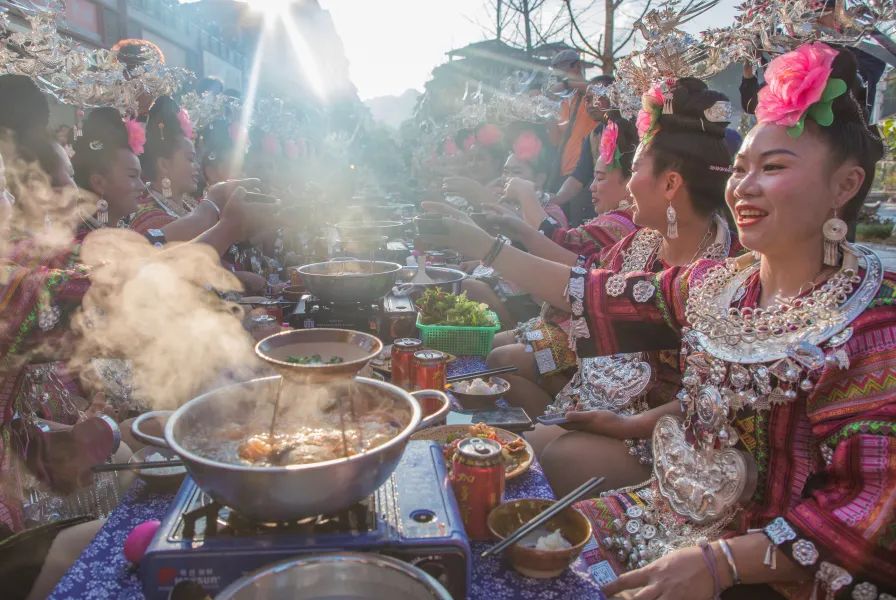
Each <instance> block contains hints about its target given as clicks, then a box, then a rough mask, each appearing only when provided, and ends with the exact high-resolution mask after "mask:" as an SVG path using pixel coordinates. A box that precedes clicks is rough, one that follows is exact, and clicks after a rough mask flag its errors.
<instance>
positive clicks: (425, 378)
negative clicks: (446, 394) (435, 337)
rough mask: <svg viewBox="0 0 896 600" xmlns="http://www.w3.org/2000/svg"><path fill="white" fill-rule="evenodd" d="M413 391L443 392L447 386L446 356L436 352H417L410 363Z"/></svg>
mask: <svg viewBox="0 0 896 600" xmlns="http://www.w3.org/2000/svg"><path fill="white" fill-rule="evenodd" d="M411 364H412V368H413V371H414V389H415V390H440V391H441V390H444V389H445V386H446V385H448V382H447V381H446V375H445V366H446V365H447V364H448V356H447V355H446V354H445V353H444V352H439V351H438V350H419V351H417V352H415V353H414V360H413V361H412V363H411Z"/></svg>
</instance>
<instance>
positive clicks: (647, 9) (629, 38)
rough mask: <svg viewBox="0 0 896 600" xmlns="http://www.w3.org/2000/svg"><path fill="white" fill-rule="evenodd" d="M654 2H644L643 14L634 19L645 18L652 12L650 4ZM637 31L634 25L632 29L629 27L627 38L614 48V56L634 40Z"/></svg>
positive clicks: (648, 0) (650, 0)
mask: <svg viewBox="0 0 896 600" xmlns="http://www.w3.org/2000/svg"><path fill="white" fill-rule="evenodd" d="M652 4H653V0H647V2H646V3H645V4H644V10H642V11H641V16H639V17H638V18H637V19H635V20H634V22H635V23H637V22H638V21H640V20H641V19H643V18H644V16H645V15H646V14H647V13H648V12H650V6H651V5H652ZM635 31H637V29H636V28H634V27H632V28H631V29H629V31H628V35H626V36H625V38H624V39H623V40H622V42H621V43H620V44H619V45H618V46H616V47H615V48H614V49H613V56H616V54H617V53H618V52H619V51H620V50H622V49H623V48H625V47H626V46H627V45H628V43H629V42H630V41H632V37H634V35H635ZM614 41H615V40H614Z"/></svg>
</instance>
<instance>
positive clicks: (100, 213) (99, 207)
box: [96, 198, 109, 225]
mask: <svg viewBox="0 0 896 600" xmlns="http://www.w3.org/2000/svg"><path fill="white" fill-rule="evenodd" d="M96 221H97V223H99V224H100V225H106V224H107V223H108V222H109V203H108V202H106V201H105V200H104V199H102V198H100V199H99V200H97V201H96Z"/></svg>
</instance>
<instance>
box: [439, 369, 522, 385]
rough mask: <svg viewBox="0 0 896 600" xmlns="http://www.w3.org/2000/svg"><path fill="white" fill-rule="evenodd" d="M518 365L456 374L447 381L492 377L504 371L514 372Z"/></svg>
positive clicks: (454, 381)
mask: <svg viewBox="0 0 896 600" xmlns="http://www.w3.org/2000/svg"><path fill="white" fill-rule="evenodd" d="M518 370H519V369H517V368H516V367H498V368H497V369H487V370H485V371H479V372H478V373H467V374H466V375H454V376H453V377H448V378H447V379H446V380H445V381H447V382H448V383H457V382H458V381H466V380H467V379H476V378H477V377H491V376H492V375H500V374H502V373H513V372H515V371H518Z"/></svg>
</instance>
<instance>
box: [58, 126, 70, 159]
mask: <svg viewBox="0 0 896 600" xmlns="http://www.w3.org/2000/svg"><path fill="white" fill-rule="evenodd" d="M53 136H54V137H55V138H56V141H57V142H59V145H60V146H62V148H63V150H65V153H66V154H68V157H69V158H71V157H72V155H74V153H75V151H74V149H72V144H74V142H75V136H74V132H73V130H72V128H71V126H70V125H60V126H59V127H57V128H56V131H54V132H53Z"/></svg>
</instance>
